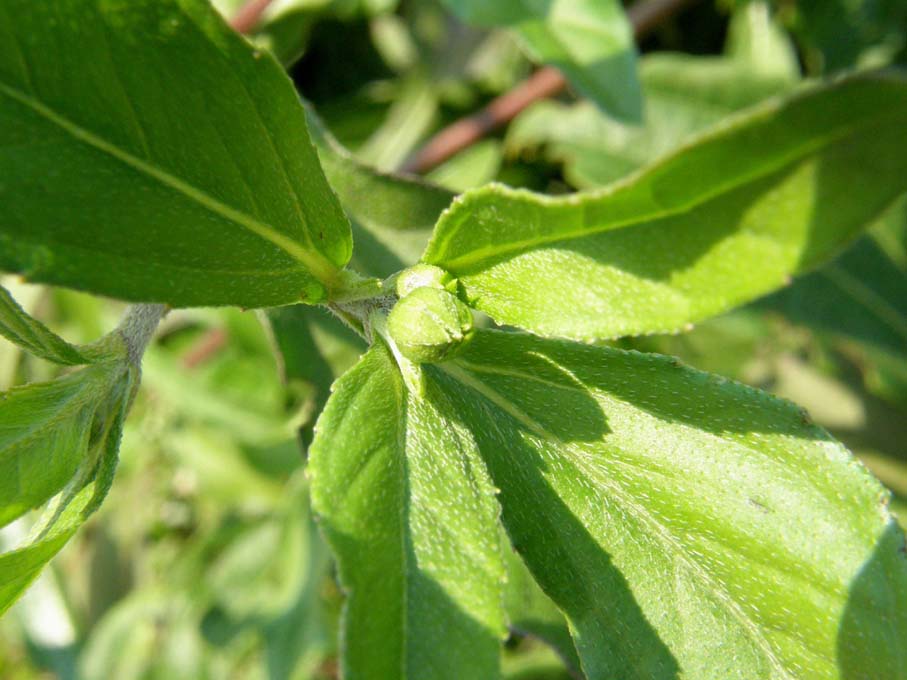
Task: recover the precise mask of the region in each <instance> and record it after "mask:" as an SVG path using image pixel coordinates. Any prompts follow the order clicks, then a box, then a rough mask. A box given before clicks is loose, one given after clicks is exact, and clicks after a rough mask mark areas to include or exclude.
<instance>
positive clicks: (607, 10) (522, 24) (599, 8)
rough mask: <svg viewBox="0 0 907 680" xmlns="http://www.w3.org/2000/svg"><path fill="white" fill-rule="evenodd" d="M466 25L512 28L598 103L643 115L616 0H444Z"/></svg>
mask: <svg viewBox="0 0 907 680" xmlns="http://www.w3.org/2000/svg"><path fill="white" fill-rule="evenodd" d="M444 4H445V5H446V6H447V8H448V9H449V10H450V11H451V12H453V13H454V14H456V15H457V16H458V17H459V18H460V19H462V20H463V21H465V22H467V23H471V24H476V25H479V26H485V27H505V28H510V29H513V30H514V31H515V33H516V34H517V36H518V37H519V39H520V41H521V42H522V44H523V45H524V47H525V49H526V51H527V52H528V54H529V56H531V57H532V58H533V59H535V60H536V61H540V62H544V63H546V64H551V65H552V66H556V67H557V68H558V69H560V70H561V71H563V73H564V75H565V76H566V77H567V78H568V80H569V81H570V83H571V84H572V85H574V86H575V87H576V88H577V89H578V90H579V91H580V92H581V93H582V94H584V95H585V96H587V97H589V98H590V99H592V100H593V101H594V102H595V103H596V104H598V105H599V106H600V107H602V108H603V109H605V110H606V111H610V112H612V113H614V114H616V115H618V116H620V117H623V118H629V119H633V120H638V119H639V118H640V117H641V116H642V94H641V90H640V87H639V82H638V80H637V77H636V47H635V43H634V41H633V31H632V29H631V27H630V23H629V21H627V17H626V15H625V14H624V10H623V7H622V6H621V4H620V2H617V0H561V1H559V2H551V0H498V1H497V2H487V0H444Z"/></svg>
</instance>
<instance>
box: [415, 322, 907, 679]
mask: <svg viewBox="0 0 907 680" xmlns="http://www.w3.org/2000/svg"><path fill="white" fill-rule="evenodd" d="M423 373H424V378H425V383H426V385H425V389H426V390H432V389H438V390H441V391H443V393H444V394H445V396H446V397H447V398H448V399H450V400H451V402H452V405H453V408H452V409H451V411H450V413H451V414H453V415H454V416H455V418H456V422H457V423H458V424H459V425H461V426H463V427H466V428H468V431H469V432H470V441H471V442H474V446H476V447H477V448H478V451H479V452H480V454H481V456H482V459H483V460H484V461H485V464H486V465H487V467H488V470H489V472H490V473H491V476H492V478H493V480H494V483H495V485H496V486H497V487H498V488H499V489H500V496H499V499H500V503H501V507H502V521H503V524H504V526H505V527H506V529H507V532H508V535H509V536H510V538H511V541H512V542H513V545H514V547H515V548H516V550H517V551H518V552H519V553H520V555H521V556H522V557H523V559H524V560H525V562H526V564H527V565H528V566H529V568H530V570H531V571H532V573H533V575H534V576H535V578H536V580H537V581H538V583H539V584H540V585H541V586H542V588H543V589H544V590H545V592H546V593H547V594H548V595H549V596H550V597H551V598H552V599H553V600H554V601H555V602H556V603H557V604H558V606H559V607H560V608H561V609H562V610H563V611H564V612H565V613H566V615H567V618H568V620H569V622H570V626H571V629H572V631H573V634H574V641H575V643H576V647H577V651H578V653H579V656H580V658H581V659H582V662H583V667H584V670H585V672H586V674H587V675H588V676H589V677H596V678H598V677H615V676H621V674H623V673H624V672H625V671H626V669H627V668H633V669H634V670H635V671H636V674H637V675H638V676H640V677H646V678H674V677H678V676H683V677H696V678H699V677H721V678H730V677H745V678H799V677H816V678H826V677H828V678H836V677H844V678H851V677H880V678H881V677H901V676H902V675H903V668H904V667H905V666H904V664H905V648H904V647H903V645H901V644H900V640H902V639H903V638H904V636H905V635H907V607H905V605H907V555H905V554H904V535H903V533H902V532H901V531H900V529H899V528H898V526H897V524H896V523H895V521H894V520H893V518H892V517H891V515H890V514H889V512H888V509H887V507H886V506H887V500H888V494H887V492H886V491H885V490H884V489H883V488H882V486H881V485H880V484H879V483H878V481H876V480H875V478H873V477H872V475H870V474H869V473H868V471H867V470H866V469H865V468H863V467H862V466H860V465H859V464H857V463H856V462H855V461H854V459H853V458H852V457H851V456H850V454H849V453H848V452H847V451H846V449H844V448H843V447H842V446H841V445H840V444H838V443H837V442H835V441H834V440H833V439H831V438H830V437H829V435H828V434H827V433H826V432H825V431H824V430H822V429H820V428H818V427H816V426H814V425H812V424H811V423H810V422H809V420H808V418H806V417H804V413H803V412H802V411H801V410H799V409H797V408H796V407H795V406H793V405H792V404H790V403H789V402H784V401H781V400H778V399H776V398H773V397H771V396H769V395H768V394H766V393H763V392H759V391H757V390H754V389H752V388H749V387H745V386H743V385H740V384H737V383H733V382H731V381H728V380H726V379H724V378H719V377H717V376H710V375H708V374H704V373H700V372H698V371H695V370H693V369H690V368H687V367H684V366H682V365H681V364H679V362H677V361H676V360H673V359H670V358H668V357H660V356H655V355H644V354H639V353H634V352H622V351H618V350H613V349H608V348H603V347H590V346H586V345H580V344H576V343H568V342H563V341H553V340H544V339H540V338H535V337H532V336H529V335H522V334H513V333H502V332H499V331H479V332H477V333H476V335H475V337H474V338H473V340H472V342H471V344H469V345H468V346H467V347H466V349H465V350H464V351H463V352H462V353H461V354H459V355H458V356H457V357H456V358H454V359H453V360H451V361H449V362H445V363H442V364H440V365H437V366H428V367H425V366H423ZM565 565H569V568H565Z"/></svg>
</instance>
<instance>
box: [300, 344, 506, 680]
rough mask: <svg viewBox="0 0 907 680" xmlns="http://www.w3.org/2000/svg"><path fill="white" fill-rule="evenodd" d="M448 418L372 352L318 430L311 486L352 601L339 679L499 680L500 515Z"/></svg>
mask: <svg viewBox="0 0 907 680" xmlns="http://www.w3.org/2000/svg"><path fill="white" fill-rule="evenodd" d="M451 407H452V405H451V404H450V403H449V402H448V400H447V398H446V397H445V396H444V395H443V394H442V393H440V392H439V391H436V390H428V391H427V392H426V393H425V395H424V396H418V395H416V394H413V393H410V392H408V391H407V390H406V389H405V387H404V384H403V380H402V378H401V376H400V373H399V371H398V369H397V367H396V366H395V365H394V362H393V359H392V357H391V355H390V353H389V352H388V350H387V349H386V348H385V347H384V346H383V344H381V343H380V342H379V344H377V345H376V346H373V347H372V349H371V350H370V351H369V352H368V354H366V355H365V357H364V358H363V359H362V360H361V361H360V363H359V364H357V366H356V367H355V368H353V369H352V370H351V371H350V372H349V373H347V374H346V375H345V376H344V377H343V378H341V379H340V381H339V382H338V383H337V384H336V385H335V388H334V394H333V395H332V396H331V399H330V401H328V405H327V408H326V409H325V411H324V413H323V414H322V416H321V418H320V419H319V420H318V425H317V434H316V437H315V442H314V444H313V445H312V451H311V463H310V467H309V474H310V477H311V485H312V501H313V505H314V508H315V510H316V512H317V513H319V514H320V515H321V523H322V526H323V527H324V530H325V534H326V536H327V538H328V542H329V543H330V544H331V546H332V548H333V550H334V551H335V553H336V556H337V560H338V566H339V572H340V581H341V584H342V586H343V588H344V589H345V590H346V592H347V598H348V599H347V601H346V605H345V613H344V616H343V631H342V639H343V645H344V649H343V654H342V663H343V666H344V669H343V675H344V677H351V678H376V679H381V680H383V679H384V678H400V679H401V680H402V679H406V678H419V679H420V680H421V679H426V680H429V679H440V678H451V679H452V680H453V679H459V678H489V679H491V678H495V677H498V676H499V658H498V657H499V647H500V644H501V640H502V638H503V635H504V613H503V607H502V602H501V589H502V587H503V580H504V578H505V572H504V565H503V562H502V555H501V546H500V545H499V543H498V536H499V531H500V529H499V525H498V523H497V512H498V510H497V504H496V502H495V500H494V492H493V489H492V487H491V485H490V484H489V481H488V478H487V474H486V472H485V470H484V467H483V465H482V463H481V461H480V460H479V459H478V458H477V456H476V451H475V450H474V449H473V448H472V444H471V440H470V438H469V435H468V433H466V432H465V431H464V430H463V429H462V428H461V427H459V426H457V425H456V424H455V421H454V419H453V414H452V413H451V410H450V409H451Z"/></svg>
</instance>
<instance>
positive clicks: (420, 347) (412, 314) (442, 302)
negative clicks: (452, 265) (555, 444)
mask: <svg viewBox="0 0 907 680" xmlns="http://www.w3.org/2000/svg"><path fill="white" fill-rule="evenodd" d="M387 329H388V332H389V333H390V336H391V338H392V339H393V341H394V343H395V344H396V345H397V348H398V349H399V350H400V353H401V354H403V356H405V357H406V358H407V359H409V360H410V361H414V362H416V363H419V364H421V363H440V362H442V361H445V360H447V359H450V358H451V357H452V356H454V355H455V354H456V353H457V352H458V351H459V350H460V349H462V348H463V346H464V343H465V342H466V341H467V340H468V339H469V338H470V336H471V335H472V312H471V311H470V310H469V307H467V306H466V305H464V304H463V303H462V302H460V300H458V299H457V298H456V297H455V296H454V295H452V294H451V293H449V292H448V291H446V290H444V289H443V288H433V287H429V286H424V287H421V288H416V289H414V290H412V291H411V292H410V293H409V294H408V295H406V296H405V297H403V298H402V299H401V300H400V301H399V302H397V304H396V305H394V308H393V309H392V310H391V312H390V314H389V315H388V317H387Z"/></svg>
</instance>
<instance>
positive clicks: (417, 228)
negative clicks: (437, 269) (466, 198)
mask: <svg viewBox="0 0 907 680" xmlns="http://www.w3.org/2000/svg"><path fill="white" fill-rule="evenodd" d="M306 114H307V115H308V121H309V129H310V130H311V131H312V137H313V139H314V140H315V145H316V147H317V148H318V156H319V158H320V159H321V164H322V166H323V167H324V172H325V174H326V175H327V178H328V181H329V182H330V183H331V187H332V188H333V189H334V191H336V192H337V196H338V197H339V198H340V203H341V205H342V206H343V209H344V211H345V212H346V214H347V215H348V216H349V218H350V220H351V221H352V224H353V235H354V237H355V239H356V252H355V254H354V256H353V264H354V265H355V266H356V268H357V270H358V271H362V272H365V273H367V274H371V275H373V276H381V277H386V276H389V275H390V274H392V273H394V272H397V271H400V270H401V269H403V268H405V267H407V266H409V265H412V264H415V263H416V262H417V261H418V260H419V255H420V253H421V252H422V250H424V248H425V244H426V243H427V242H428V239H429V237H430V236H431V230H432V228H433V227H434V225H435V223H436V222H437V221H438V216H439V215H440V214H441V213H442V212H443V211H444V209H445V208H447V206H449V205H450V203H451V201H452V200H453V198H454V194H453V193H452V192H450V191H447V190H446V189H442V188H440V187H437V186H435V185H433V184H430V183H428V182H425V181H423V180H420V179H418V178H416V177H407V176H402V175H393V174H390V173H386V172H382V171H380V170H377V169H375V168H372V167H370V166H368V165H366V164H365V163H363V162H361V161H359V160H358V159H356V158H355V157H354V156H353V155H352V154H350V152H349V151H347V150H346V149H345V148H343V146H341V145H340V143H339V142H338V141H337V140H336V139H334V137H333V136H332V135H331V133H330V132H329V131H328V130H327V128H326V127H325V126H324V124H323V123H322V122H321V120H320V119H319V118H318V116H317V114H316V113H315V111H314V109H313V108H312V107H311V105H307V106H306Z"/></svg>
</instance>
